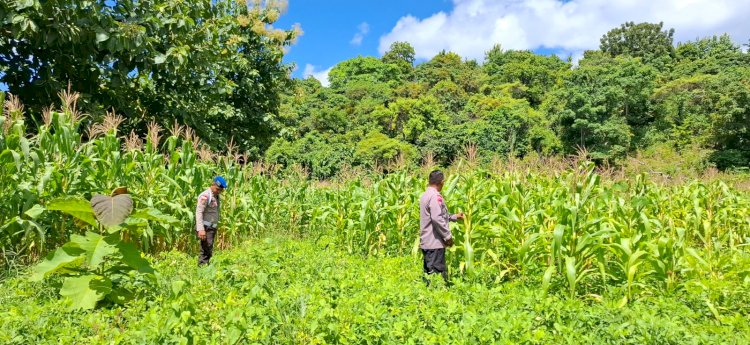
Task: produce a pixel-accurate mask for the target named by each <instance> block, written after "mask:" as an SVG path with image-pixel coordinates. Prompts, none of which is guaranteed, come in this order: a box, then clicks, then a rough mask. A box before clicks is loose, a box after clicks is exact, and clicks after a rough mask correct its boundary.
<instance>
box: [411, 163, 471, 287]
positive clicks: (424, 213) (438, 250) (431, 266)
mask: <svg viewBox="0 0 750 345" xmlns="http://www.w3.org/2000/svg"><path fill="white" fill-rule="evenodd" d="M444 182H445V175H443V173H442V172H441V171H439V170H435V171H433V172H431V173H430V177H429V186H428V187H427V191H425V192H424V193H423V194H422V196H421V197H420V198H419V227H420V238H419V247H420V248H421V249H422V258H423V260H424V273H425V274H428V275H429V274H435V273H440V274H441V275H442V276H443V279H444V280H445V282H446V283H448V273H447V270H446V267H445V247H450V246H453V235H452V234H451V230H450V225H449V222H455V221H457V220H459V219H463V218H464V214H463V213H458V214H450V213H448V207H447V206H446V205H445V200H443V196H442V195H440V191H441V190H442V189H443V183H444ZM425 282H426V283H427V285H429V283H430V282H429V280H428V279H427V278H426V277H425Z"/></svg>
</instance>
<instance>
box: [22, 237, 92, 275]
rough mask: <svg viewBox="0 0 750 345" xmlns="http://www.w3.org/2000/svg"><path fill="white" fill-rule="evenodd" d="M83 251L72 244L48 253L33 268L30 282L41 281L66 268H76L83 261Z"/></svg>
mask: <svg viewBox="0 0 750 345" xmlns="http://www.w3.org/2000/svg"><path fill="white" fill-rule="evenodd" d="M84 254H85V251H84V250H83V249H81V248H78V247H77V246H75V245H72V244H66V245H64V246H62V247H60V248H57V250H55V251H54V252H52V253H49V255H47V257H46V258H45V259H44V261H42V262H40V263H39V264H38V265H36V266H34V269H33V270H32V274H31V277H30V278H29V279H30V280H31V281H41V280H42V279H44V278H45V277H47V276H49V275H50V274H53V273H56V272H58V271H62V270H64V269H65V268H67V267H72V266H78V265H80V264H81V263H82V262H83V260H84Z"/></svg>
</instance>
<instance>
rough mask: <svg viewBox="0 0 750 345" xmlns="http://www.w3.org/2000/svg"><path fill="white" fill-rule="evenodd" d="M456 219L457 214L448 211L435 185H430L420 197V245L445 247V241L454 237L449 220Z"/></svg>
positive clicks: (431, 247) (426, 247)
mask: <svg viewBox="0 0 750 345" xmlns="http://www.w3.org/2000/svg"><path fill="white" fill-rule="evenodd" d="M455 220H456V215H454V214H450V213H448V207H447V206H445V201H444V200H443V196H442V195H440V192H438V190H437V189H435V187H428V188H427V191H425V192H424V193H423V194H422V196H421V197H420V198H419V227H420V234H419V247H420V248H422V249H440V248H445V242H446V241H448V240H449V239H451V238H453V235H451V230H450V225H449V223H448V222H449V221H455Z"/></svg>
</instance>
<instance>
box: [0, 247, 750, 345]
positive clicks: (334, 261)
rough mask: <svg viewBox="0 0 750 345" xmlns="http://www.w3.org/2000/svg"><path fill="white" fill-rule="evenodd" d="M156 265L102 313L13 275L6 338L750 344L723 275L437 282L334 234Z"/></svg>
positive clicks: (739, 299)
mask: <svg viewBox="0 0 750 345" xmlns="http://www.w3.org/2000/svg"><path fill="white" fill-rule="evenodd" d="M451 255H453V254H450V253H449V254H448V256H449V257H450V256H451ZM155 267H156V268H157V269H158V270H159V272H161V274H162V275H163V276H164V279H163V282H162V283H161V284H159V285H158V286H156V287H155V288H154V289H153V291H152V293H151V294H150V295H149V297H148V298H140V299H137V300H135V301H133V302H132V303H129V304H127V306H126V307H117V306H115V307H113V308H100V309H97V310H94V311H92V312H89V313H67V312H65V311H64V310H63V308H62V307H63V306H62V305H61V304H60V303H58V302H57V301H55V300H50V299H48V298H46V297H45V294H46V293H47V292H48V290H49V288H44V287H40V286H37V285H34V284H32V283H29V282H26V281H24V280H22V279H9V280H6V281H3V282H2V283H0V299H1V300H3V301H4V304H3V308H2V309H0V327H2V329H3V332H0V342H2V343H4V344H27V343H29V342H62V343H73V342H85V343H127V344H130V343H132V344H144V343H149V344H150V343H195V344H198V343H207V344H225V343H240V344H242V343H248V344H251V343H259V344H266V343H304V344H324V343H325V344H330V343H379V344H380V343H382V344H396V343H398V344H438V343H443V344H444V343H470V344H486V343H528V344H551V343H603V344H633V343H638V344H690V343H746V342H747V341H748V339H747V338H748V334H749V332H748V327H750V326H749V325H748V320H747V318H746V317H745V316H746V313H747V309H746V308H747V303H748V297H747V292H748V290H747V287H746V286H739V287H738V286H735V285H726V283H724V282H722V280H720V279H712V280H706V281H704V282H702V283H701V285H703V286H704V288H701V287H698V285H696V287H695V289H694V290H693V289H691V290H690V291H678V292H675V293H672V294H653V295H647V296H644V297H643V298H639V299H635V300H633V301H630V302H629V303H628V304H627V305H624V306H619V300H620V298H619V296H617V297H610V296H609V295H603V296H597V295H591V296H589V297H588V298H586V299H585V300H578V299H568V298H567V297H565V296H561V295H559V294H555V293H553V294H549V295H547V296H544V295H543V294H542V293H541V291H540V289H539V288H538V286H537V282H535V281H532V280H526V279H514V281H511V282H503V283H499V284H483V283H479V282H466V281H455V282H454V285H453V286H452V287H450V288H446V287H444V286H442V285H441V284H442V282H441V280H440V279H435V280H434V284H433V286H432V287H426V286H425V285H424V283H422V281H421V276H420V275H421V262H420V260H419V259H414V258H411V257H406V256H396V257H376V258H364V257H362V256H360V255H352V254H348V253H346V251H344V250H341V249H339V248H336V247H334V246H332V245H329V241H328V240H327V239H326V238H320V239H319V240H318V241H313V240H290V239H265V240H257V241H248V242H245V243H243V245H242V246H239V247H238V248H236V249H232V250H227V251H221V252H219V253H218V255H217V256H215V257H214V259H213V260H212V266H211V267H209V268H204V269H200V268H197V267H195V265H194V257H191V256H189V255H185V254H184V253H180V252H168V253H164V255H162V256H161V258H160V259H159V260H156V261H155ZM89 285H91V284H89ZM99 289H100V290H101V291H104V290H105V289H106V285H105V286H101V287H100V288H99ZM94 291H96V290H94ZM717 296H725V297H723V298H726V299H725V300H723V301H722V302H720V301H719V300H718V299H716V297H717ZM706 298H710V299H711V301H713V302H711V304H707V303H706ZM710 306H712V307H710ZM711 308H713V309H715V310H717V311H718V312H719V315H720V317H721V321H718V320H717V319H716V317H715V316H714V315H713V313H712V312H711V311H710V310H711ZM415 320H420V321H419V322H415Z"/></svg>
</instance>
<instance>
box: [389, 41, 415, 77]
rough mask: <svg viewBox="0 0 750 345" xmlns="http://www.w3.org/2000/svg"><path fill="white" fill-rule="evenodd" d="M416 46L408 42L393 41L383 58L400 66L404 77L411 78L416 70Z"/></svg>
mask: <svg viewBox="0 0 750 345" xmlns="http://www.w3.org/2000/svg"><path fill="white" fill-rule="evenodd" d="M414 55H415V53H414V47H412V46H411V44H409V43H408V42H393V43H392V44H391V47H390V49H388V51H387V52H386V53H385V54H384V55H383V57H382V58H381V60H383V62H385V63H387V64H392V65H396V66H398V68H399V70H400V71H401V74H402V75H403V76H404V79H411V77H412V75H413V72H414Z"/></svg>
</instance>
